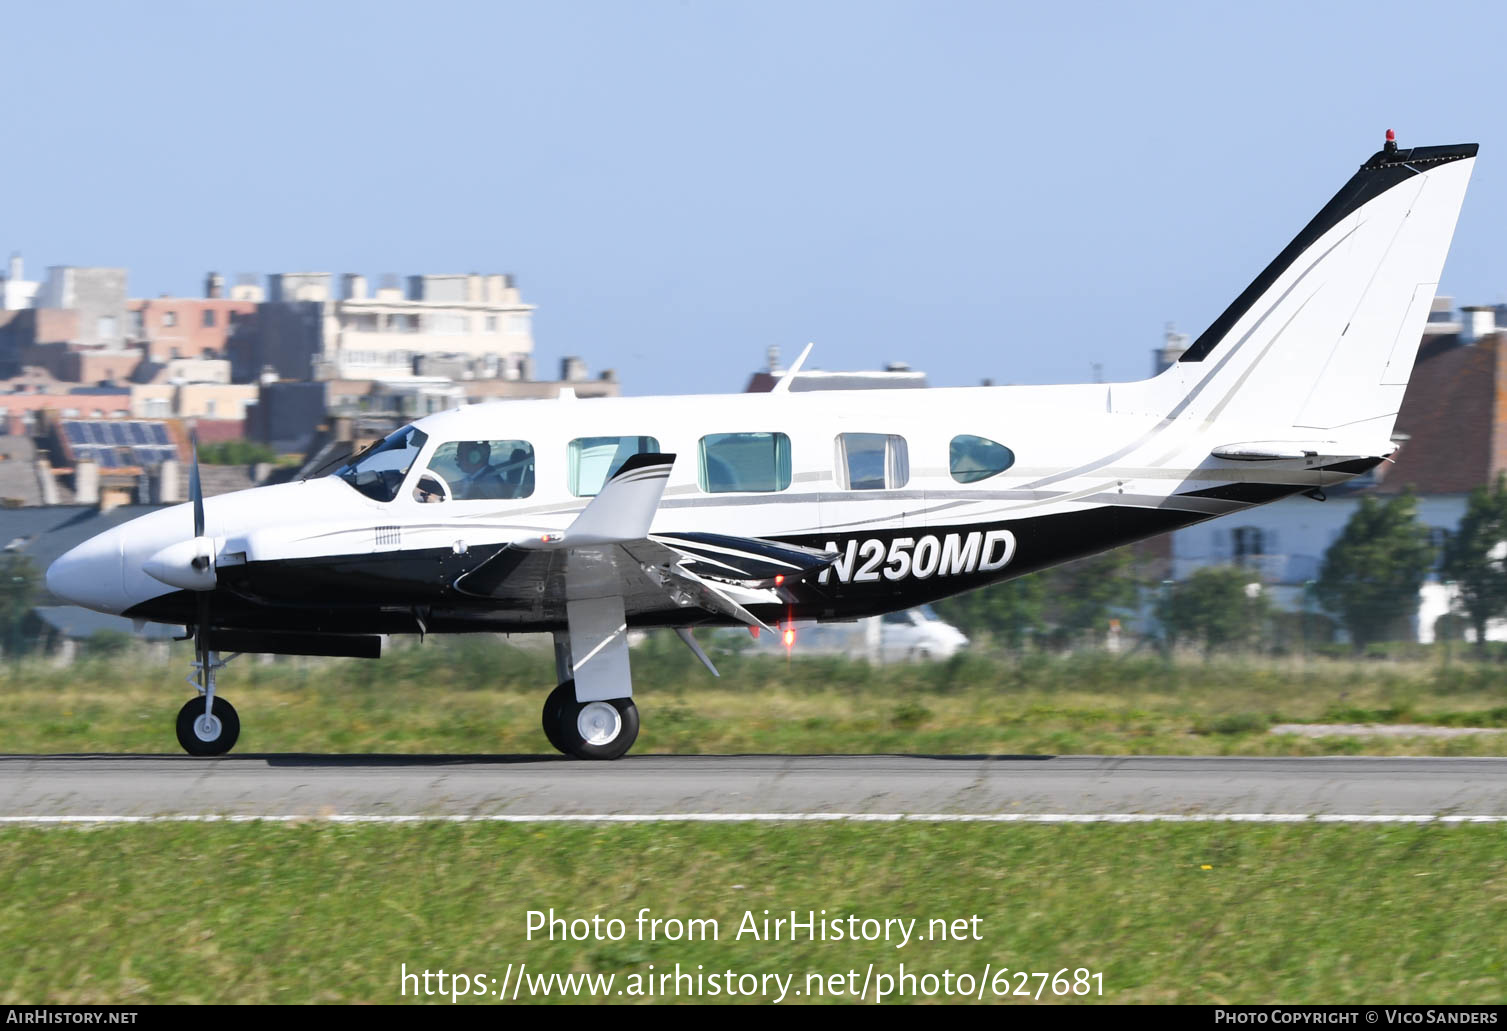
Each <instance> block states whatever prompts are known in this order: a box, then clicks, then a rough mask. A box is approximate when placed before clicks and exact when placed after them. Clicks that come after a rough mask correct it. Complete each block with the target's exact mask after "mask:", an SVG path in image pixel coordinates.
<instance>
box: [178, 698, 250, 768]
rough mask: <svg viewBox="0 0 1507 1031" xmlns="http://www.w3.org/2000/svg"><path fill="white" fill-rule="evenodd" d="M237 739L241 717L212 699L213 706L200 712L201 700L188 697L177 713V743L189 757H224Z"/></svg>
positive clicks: (222, 700) (220, 700)
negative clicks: (208, 710) (206, 710)
mask: <svg viewBox="0 0 1507 1031" xmlns="http://www.w3.org/2000/svg"><path fill="white" fill-rule="evenodd" d="M240 736H241V718H240V717H239V716H237V715H236V711H235V706H233V705H231V704H230V703H229V702H227V701H226V700H225V699H223V698H221V697H220V696H218V695H216V696H215V701H214V707H213V708H212V709H211V710H210V712H209V713H207V714H206V713H205V711H204V698H203V697H202V696H201V697H198V698H190V699H189V700H188V701H187V702H185V703H184V705H183V708H181V709H179V710H178V743H179V744H180V745H182V746H183V750H184V751H185V752H187V753H188V754H189V755H224V754H225V753H226V752H228V751H230V750H231V749H232V748H234V747H235V743H236V739H237V738H239V737H240Z"/></svg>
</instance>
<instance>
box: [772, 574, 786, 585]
mask: <svg viewBox="0 0 1507 1031" xmlns="http://www.w3.org/2000/svg"><path fill="white" fill-rule="evenodd" d="M784 582H785V574H784V573H776V574H775V575H774V585H775V586H776V587H778V586H780V584H782V583H784Z"/></svg>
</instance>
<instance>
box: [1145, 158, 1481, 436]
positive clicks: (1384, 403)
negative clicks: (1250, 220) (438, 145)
mask: <svg viewBox="0 0 1507 1031" xmlns="http://www.w3.org/2000/svg"><path fill="white" fill-rule="evenodd" d="M1475 156H1476V144H1474V143H1470V144H1463V145H1460V146H1452V147H1414V148H1412V149H1410V150H1399V149H1397V148H1396V145H1395V144H1393V143H1391V142H1390V141H1389V142H1388V144H1387V149H1385V150H1382V151H1379V152H1377V153H1376V154H1375V155H1374V156H1373V157H1372V158H1371V159H1370V160H1369V161H1367V162H1366V163H1365V164H1364V165H1362V166H1361V167H1360V170H1359V171H1357V172H1356V173H1355V175H1353V176H1352V177H1351V178H1350V181H1349V182H1347V183H1346V184H1345V185H1344V187H1343V188H1342V189H1341V190H1340V191H1339V193H1337V194H1335V195H1334V198H1333V199H1332V200H1331V201H1330V202H1329V203H1328V204H1326V205H1325V206H1324V208H1323V210H1321V211H1320V212H1319V213H1318V214H1317V215H1316V216H1314V218H1313V221H1311V222H1309V223H1308V225H1307V226H1306V227H1305V228H1304V229H1303V231H1302V232H1301V233H1299V234H1298V235H1297V237H1296V238H1295V239H1294V240H1293V241H1292V242H1291V243H1290V244H1288V245H1287V248H1286V249H1285V250H1283V251H1282V253H1281V254H1279V255H1278V256H1277V258H1276V260H1275V261H1273V262H1272V263H1271V264H1270V265H1269V266H1267V268H1266V269H1265V271H1263V272H1262V273H1261V275H1259V276H1257V277H1256V279H1255V281H1254V282H1252V283H1251V285H1250V286H1248V287H1246V289H1245V291H1244V292H1243V293H1241V295H1240V296H1239V297H1237V298H1236V299H1235V302H1234V303H1233V304H1231V305H1230V306H1229V308H1228V309H1226V310H1225V312H1224V314H1223V315H1221V316H1220V317H1219V318H1218V319H1216V320H1215V321H1214V324H1213V325H1211V326H1210V327H1209V328H1208V330H1206V331H1205V332H1204V333H1203V335H1202V336H1200V337H1199V338H1198V340H1196V341H1195V342H1194V344H1193V346H1192V347H1190V348H1189V349H1188V350H1187V352H1185V353H1184V354H1183V356H1182V358H1181V359H1180V360H1179V361H1178V362H1177V363H1175V364H1174V365H1173V366H1172V368H1170V369H1168V370H1167V371H1166V372H1164V373H1163V374H1162V376H1161V377H1159V379H1160V380H1162V381H1164V383H1165V387H1166V389H1167V390H1168V394H1167V395H1164V396H1166V398H1167V401H1168V402H1169V408H1168V410H1169V414H1171V415H1173V416H1179V417H1183V418H1192V419H1195V420H1201V421H1203V422H1206V423H1208V422H1213V421H1215V420H1218V421H1219V422H1220V423H1221V425H1223V424H1225V423H1228V424H1230V426H1231V429H1232V430H1234V429H1235V428H1236V427H1246V428H1248V429H1247V430H1246V432H1248V433H1249V434H1250V435H1251V436H1252V437H1263V436H1274V435H1279V434H1280V433H1285V432H1287V431H1289V430H1291V431H1294V432H1296V433H1298V434H1299V435H1302V436H1305V437H1313V436H1315V435H1317V436H1322V437H1327V438H1335V437H1343V438H1345V439H1365V440H1381V441H1385V440H1386V439H1387V438H1388V437H1389V436H1390V435H1391V432H1392V424H1393V422H1394V421H1395V419H1396V416H1397V410H1398V408H1399V407H1400V406H1401V404H1402V395H1403V391H1404V390H1405V389H1406V387H1407V382H1408V377H1409V375H1411V373H1412V370H1413V360H1414V358H1415V357H1416V356H1417V353H1418V344H1419V341H1420V339H1421V337H1422V334H1423V324H1424V321H1425V320H1426V319H1427V317H1428V312H1429V308H1430V306H1431V304H1432V303H1433V299H1434V290H1435V288H1436V287H1437V286H1438V283H1439V273H1440V271H1441V269H1442V268H1443V267H1444V258H1445V255H1446V254H1447V253H1448V251H1449V243H1450V239H1451V237H1452V236H1453V235H1454V231H1455V221H1456V218H1457V217H1458V216H1459V213H1460V205H1461V202H1462V201H1463V200H1464V197H1465V187H1466V183H1467V182H1468V181H1469V179H1470V173H1471V169H1472V168H1473V166H1474V165H1475ZM1162 385H1163V384H1162V383H1158V387H1161V386H1162ZM1232 439H1240V438H1238V437H1236V438H1232Z"/></svg>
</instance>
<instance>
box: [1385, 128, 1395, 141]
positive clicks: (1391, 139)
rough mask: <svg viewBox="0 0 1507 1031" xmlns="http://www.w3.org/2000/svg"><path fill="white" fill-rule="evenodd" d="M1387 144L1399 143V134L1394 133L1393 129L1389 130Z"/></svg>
mask: <svg viewBox="0 0 1507 1031" xmlns="http://www.w3.org/2000/svg"><path fill="white" fill-rule="evenodd" d="M1387 142H1388V143H1396V142H1397V134H1396V133H1395V132H1393V131H1392V130H1391V129H1388V130H1387Z"/></svg>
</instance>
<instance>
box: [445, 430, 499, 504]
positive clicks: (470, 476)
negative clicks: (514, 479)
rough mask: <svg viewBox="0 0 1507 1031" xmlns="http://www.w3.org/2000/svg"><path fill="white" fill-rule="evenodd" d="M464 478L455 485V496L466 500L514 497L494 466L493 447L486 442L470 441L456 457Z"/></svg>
mask: <svg viewBox="0 0 1507 1031" xmlns="http://www.w3.org/2000/svg"><path fill="white" fill-rule="evenodd" d="M455 460H456V464H457V465H459V466H460V471H461V472H462V473H463V474H464V478H463V479H462V480H461V482H460V483H458V484H456V485H455V495H456V497H458V498H462V499H465V500H478V499H482V498H507V497H512V496H513V491H512V490H511V488H510V487H509V486H508V482H507V481H506V480H505V479H504V478H503V475H502V473H500V472H499V471H498V470H497V468H496V467H495V466H493V465H492V445H491V444H489V443H487V442H486V441H485V440H468V441H466V442H465V443H463V444H461V445H460V448H459V450H458V451H457V453H456V456H455Z"/></svg>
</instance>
